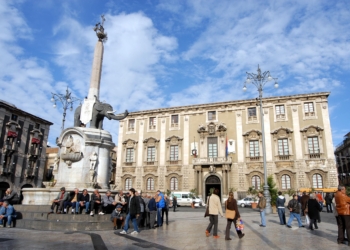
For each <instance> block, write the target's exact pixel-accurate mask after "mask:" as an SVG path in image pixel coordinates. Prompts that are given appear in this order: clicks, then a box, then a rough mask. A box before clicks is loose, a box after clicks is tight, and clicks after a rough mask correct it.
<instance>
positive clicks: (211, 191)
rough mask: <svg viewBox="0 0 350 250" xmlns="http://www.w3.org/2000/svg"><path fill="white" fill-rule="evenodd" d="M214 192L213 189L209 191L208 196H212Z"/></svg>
mask: <svg viewBox="0 0 350 250" xmlns="http://www.w3.org/2000/svg"><path fill="white" fill-rule="evenodd" d="M214 190H215V188H211V189H209V196H210V195H212V194H213V193H214Z"/></svg>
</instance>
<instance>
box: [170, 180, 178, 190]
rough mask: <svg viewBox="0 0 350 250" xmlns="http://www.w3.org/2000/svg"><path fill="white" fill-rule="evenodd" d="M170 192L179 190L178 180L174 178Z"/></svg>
mask: <svg viewBox="0 0 350 250" xmlns="http://www.w3.org/2000/svg"><path fill="white" fill-rule="evenodd" d="M170 190H171V191H173V190H178V181H177V178H175V177H172V178H171V179H170Z"/></svg>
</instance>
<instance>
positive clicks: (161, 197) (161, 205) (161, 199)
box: [156, 190, 165, 227]
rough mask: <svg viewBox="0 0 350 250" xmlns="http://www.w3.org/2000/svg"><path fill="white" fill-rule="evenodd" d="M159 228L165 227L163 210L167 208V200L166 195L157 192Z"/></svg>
mask: <svg viewBox="0 0 350 250" xmlns="http://www.w3.org/2000/svg"><path fill="white" fill-rule="evenodd" d="M157 195H158V196H157V199H156V202H157V226H156V227H161V226H163V218H162V210H163V208H164V207H165V200H164V194H163V193H162V192H161V191H160V190H158V191H157Z"/></svg>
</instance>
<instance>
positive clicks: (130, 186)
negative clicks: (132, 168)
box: [125, 178, 132, 190]
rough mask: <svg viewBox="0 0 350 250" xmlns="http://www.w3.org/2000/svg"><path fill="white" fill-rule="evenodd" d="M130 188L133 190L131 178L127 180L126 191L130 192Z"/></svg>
mask: <svg viewBox="0 0 350 250" xmlns="http://www.w3.org/2000/svg"><path fill="white" fill-rule="evenodd" d="M130 188H132V180H131V178H127V179H125V190H129V189H130Z"/></svg>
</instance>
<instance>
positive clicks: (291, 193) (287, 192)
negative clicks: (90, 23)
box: [283, 188, 297, 197]
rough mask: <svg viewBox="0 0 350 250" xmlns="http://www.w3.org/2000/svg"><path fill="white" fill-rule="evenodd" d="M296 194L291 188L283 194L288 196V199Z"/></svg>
mask: <svg viewBox="0 0 350 250" xmlns="http://www.w3.org/2000/svg"><path fill="white" fill-rule="evenodd" d="M296 193H297V191H295V190H294V189H293V188H290V189H288V190H287V191H284V192H283V194H288V195H289V196H290V197H292V196H293V195H294V194H296Z"/></svg>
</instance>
